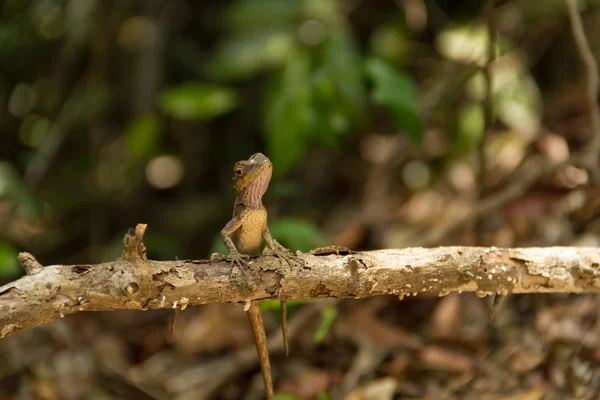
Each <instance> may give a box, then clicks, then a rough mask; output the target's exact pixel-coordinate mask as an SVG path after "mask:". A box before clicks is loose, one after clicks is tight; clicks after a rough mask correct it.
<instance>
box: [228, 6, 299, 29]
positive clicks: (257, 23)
mask: <svg viewBox="0 0 600 400" xmlns="http://www.w3.org/2000/svg"><path fill="white" fill-rule="evenodd" d="M304 3H305V2H304V1H298V0H293V1H285V0H284V1H282V0H237V1H234V2H233V3H232V4H231V5H229V6H228V7H227V14H226V21H227V25H228V26H229V27H230V28H231V29H233V30H244V31H247V30H251V29H257V30H264V29H265V28H272V27H279V26H286V25H291V24H293V23H298V22H301V21H302V19H304V17H305V8H306V7H305V5H304Z"/></svg>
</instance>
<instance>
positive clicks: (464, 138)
mask: <svg viewBox="0 0 600 400" xmlns="http://www.w3.org/2000/svg"><path fill="white" fill-rule="evenodd" d="M484 124H485V121H484V114H483V107H482V105H481V103H477V102H471V103H468V104H465V105H464V106H462V107H461V108H460V109H459V110H458V113H457V131H456V136H455V138H454V140H453V142H452V153H454V154H455V155H457V156H460V155H464V154H469V153H470V152H472V151H473V150H474V149H475V148H476V147H477V146H478V145H479V142H480V141H481V138H482V135H483V127H484Z"/></svg>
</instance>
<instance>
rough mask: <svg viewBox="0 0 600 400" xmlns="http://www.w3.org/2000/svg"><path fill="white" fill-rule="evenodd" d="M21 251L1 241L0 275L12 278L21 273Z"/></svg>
mask: <svg viewBox="0 0 600 400" xmlns="http://www.w3.org/2000/svg"><path fill="white" fill-rule="evenodd" d="M18 254H19V252H18V251H17V249H15V248H14V247H13V246H11V245H9V244H8V243H3V242H0V277H2V278H10V277H13V276H16V275H19V273H20V272H21V267H20V266H19V263H18V262H17V255H18Z"/></svg>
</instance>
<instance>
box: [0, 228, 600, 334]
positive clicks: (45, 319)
mask: <svg viewBox="0 0 600 400" xmlns="http://www.w3.org/2000/svg"><path fill="white" fill-rule="evenodd" d="M145 229H146V226H145V225H138V227H137V228H136V230H135V231H131V232H130V233H128V234H127V236H126V237H125V239H124V243H125V249H124V251H123V257H121V258H119V259H117V260H115V261H114V262H109V263H104V264H97V265H51V266H46V267H41V265H40V264H39V263H37V261H35V258H33V256H31V255H28V254H27V253H22V255H20V257H19V260H27V261H25V262H28V263H29V265H30V266H33V267H32V268H30V270H31V271H35V272H32V273H31V274H29V272H28V275H26V276H24V277H22V278H20V279H19V280H17V281H15V282H12V283H9V284H7V285H4V286H2V287H0V326H1V327H2V328H1V331H0V337H2V338H3V337H6V336H9V335H11V334H14V333H16V332H19V331H23V330H27V329H32V328H34V327H37V326H40V325H44V324H48V323H50V322H52V321H54V320H55V319H57V318H62V317H64V316H65V315H68V314H72V313H75V312H78V311H113V310H123V309H137V310H146V309H158V308H174V309H177V308H179V309H185V308H186V307H187V306H190V305H197V304H206V303H238V302H248V301H250V300H258V299H315V298H323V297H335V298H359V297H369V296H378V295H389V294H392V295H396V296H398V297H400V298H402V297H404V296H410V295H413V296H416V295H417V294H418V293H435V294H438V295H440V296H443V295H446V294H448V293H450V292H459V293H460V292H467V291H471V292H476V293H477V294H478V295H479V296H485V295H488V294H493V293H498V294H509V293H550V292H557V293H589V292H600V249H596V248H572V247H548V248H515V249H499V248H486V247H438V248H431V249H426V248H406V249H397V250H393V249H388V250H376V251H365V252H351V251H349V250H348V249H341V248H323V249H317V250H315V251H313V252H311V254H300V253H298V254H299V257H301V258H302V259H303V260H304V262H305V267H304V268H299V269H290V268H289V267H288V266H287V265H285V263H280V261H279V260H278V259H277V257H274V256H262V257H254V258H252V260H251V264H250V268H251V269H252V270H253V271H252V272H253V273H252V276H253V278H255V280H254V279H253V282H252V283H253V284H252V285H250V286H249V285H240V284H238V282H237V281H238V278H239V277H232V274H231V270H232V268H231V265H230V264H228V262H227V261H226V259H224V258H223V257H215V259H213V260H197V261H194V260H181V261H179V260H178V261H153V260H147V258H146V249H145V247H144V244H143V234H144V231H145ZM32 260H33V261H32ZM22 262H24V261H22ZM26 268H29V267H26Z"/></svg>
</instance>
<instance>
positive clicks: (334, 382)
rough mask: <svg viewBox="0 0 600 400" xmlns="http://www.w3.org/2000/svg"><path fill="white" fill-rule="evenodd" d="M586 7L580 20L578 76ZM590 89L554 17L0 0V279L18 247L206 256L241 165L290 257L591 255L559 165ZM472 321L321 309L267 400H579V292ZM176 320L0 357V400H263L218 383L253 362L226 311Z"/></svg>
mask: <svg viewBox="0 0 600 400" xmlns="http://www.w3.org/2000/svg"><path fill="white" fill-rule="evenodd" d="M597 4H598V2H597V1H584V2H580V11H581V16H582V19H583V27H584V30H585V33H586V35H587V39H588V41H589V45H590V48H591V51H592V53H593V55H594V56H595V57H596V59H598V58H599V56H600V8H598V7H596V5H597ZM588 88H589V82H588V80H587V74H586V71H585V69H584V64H583V62H582V57H581V54H580V51H579V50H578V47H577V45H576V43H575V42H574V40H573V35H572V31H571V23H570V21H569V15H568V13H567V8H566V5H565V2H564V1H562V0H546V1H541V0H540V1H538V0H535V1H532V0H522V1H521V0H517V1H495V2H492V1H490V2H481V1H474V0H471V1H460V2H458V1H449V0H438V1H425V0H396V1H392V0H235V1H217V0H202V1H192V0H162V1H159V0H37V1H21V0H4V1H1V2H0V281H1V282H2V283H7V282H10V281H12V280H14V279H17V278H18V277H19V276H20V275H22V274H23V271H22V270H21V268H20V266H19V264H18V262H17V259H16V256H17V254H18V253H19V252H20V251H28V252H31V253H33V254H34V255H35V256H36V257H37V259H38V260H39V261H40V262H41V263H43V264H45V265H51V264H74V263H99V262H103V261H108V260H112V259H115V258H116V257H118V256H119V255H120V252H121V250H122V239H123V235H124V233H125V232H126V231H127V229H128V228H130V227H133V226H135V224H137V223H147V224H148V225H149V230H148V232H147V233H146V237H145V242H146V247H147V249H148V255H149V257H150V258H153V259H159V260H167V259H174V258H176V257H177V258H180V259H184V258H195V259H198V258H206V257H208V256H210V254H211V253H212V252H219V253H224V247H223V245H222V243H221V240H220V237H219V231H220V229H221V228H222V227H223V226H224V224H225V223H226V222H227V221H228V220H229V218H230V216H231V211H232V206H233V201H234V199H235V193H234V190H233V188H232V181H231V177H232V165H233V163H234V162H235V161H238V160H241V159H247V158H248V157H249V156H250V155H251V154H253V153H256V152H262V153H264V154H266V155H267V156H268V157H270V159H271V160H272V161H273V163H274V177H273V180H272V182H271V186H270V189H269V191H268V192H267V194H266V196H265V198H264V202H265V205H266V206H267V209H268V210H269V218H270V220H269V225H270V228H271V231H272V233H273V234H274V236H275V237H276V238H277V239H278V240H279V241H280V242H281V243H283V244H284V245H285V246H287V247H289V248H291V249H293V250H302V251H308V250H310V249H312V248H315V247H318V246H322V245H330V244H334V245H339V246H346V247H349V248H352V249H356V250H368V249H378V248H402V247H408V246H437V245H484V246H498V247H518V246H554V245H564V246H592V247H597V246H599V244H600V201H599V200H598V199H599V197H598V194H599V193H600V192H599V191H598V189H597V188H595V186H594V185H592V184H591V182H592V179H591V177H592V175H593V171H589V170H587V171H586V169H585V168H583V167H582V166H581V165H580V164H578V163H577V162H575V161H574V160H575V158H574V157H575V155H577V154H580V153H582V152H585V150H586V148H588V146H589V143H590V137H593V135H594V132H593V129H592V128H593V126H592V125H590V113H591V112H593V110H594V106H592V105H590V102H589V100H588V97H586V96H587V95H586V91H587V90H588ZM595 107H597V104H596V105H595ZM596 161H597V159H596ZM596 168H597V165H596ZM490 303H491V299H489V298H485V299H480V298H478V297H477V296H475V295H473V294H464V295H458V294H453V295H449V296H446V297H442V298H438V297H430V296H421V295H420V296H418V297H416V298H413V297H410V298H407V299H404V300H403V301H402V302H400V301H398V299H397V298H393V297H390V298H373V299H364V300H360V301H350V300H347V301H341V302H337V303H335V304H331V305H328V306H327V307H322V306H321V308H320V309H319V310H320V311H318V312H315V316H314V318H312V319H311V321H310V323H307V324H305V326H304V327H303V328H302V329H301V330H300V332H299V333H298V334H297V335H295V336H294V337H293V338H292V355H291V356H290V357H289V358H285V357H284V356H282V354H272V362H273V364H274V378H275V386H276V390H277V391H278V393H279V395H278V396H279V399H303V398H307V399H311V398H318V399H337V398H347V399H392V398H394V399H417V398H419V399H485V398H489V399H505V400H534V399H575V398H577V399H588V398H589V399H593V398H598V396H600V394H599V391H600V365H599V362H600V323H599V322H598V314H599V311H598V310H600V307H599V306H600V302H599V300H598V297H597V296H592V295H580V296H571V295H531V296H509V297H508V298H507V299H505V300H504V301H503V303H502V304H501V305H500V307H499V309H498V312H497V314H496V316H495V319H494V322H493V323H492V324H489V323H488V320H489V312H490ZM263 306H264V308H265V313H266V323H267V328H268V330H269V331H272V332H273V334H275V335H276V334H278V326H279V321H278V302H265V303H264V304H263ZM291 306H292V310H291V311H292V316H291V318H292V319H293V318H294V315H293V314H294V312H296V313H298V312H300V311H301V310H306V309H307V308H310V307H316V303H315V302H303V301H297V302H292V305H291ZM179 318H180V321H179V322H178V324H177V327H176V330H175V333H174V335H173V336H172V337H171V336H170V335H169V334H168V329H169V323H170V313H169V312H168V311H166V310H165V311H155V312H150V311H147V312H119V313H116V312H115V313H94V314H92V313H85V314H84V313H81V314H77V315H73V316H69V317H68V318H65V319H64V320H60V321H57V322H55V323H53V324H51V325H49V326H46V327H42V328H38V329H35V330H33V331H29V332H25V333H23V334H19V335H16V336H13V337H10V338H8V339H5V340H2V341H0V360H1V361H0V398H3V399H4V398H6V399H115V398H119V399H121V398H122V399H199V398H207V399H208V398H210V399H258V398H260V397H261V390H262V383H261V382H262V381H261V378H260V369H259V367H258V365H256V364H254V365H251V366H249V367H247V366H245V367H241V366H240V367H239V368H237V369H236V367H235V365H236V360H237V358H236V355H238V354H239V352H240V351H243V350H244V349H248V348H251V347H252V346H253V343H252V337H251V333H250V330H249V327H248V326H247V321H246V317H245V315H244V313H243V312H242V308H241V307H240V306H233V305H229V304H227V305H207V306H202V307H193V308H188V309H187V310H186V311H184V312H182V313H181V315H180V317H179ZM227 363H229V364H227ZM226 364H227V365H229V367H227V368H226V367H224V366H225V365H226ZM231 365H233V367H231ZM240 365H241V364H240ZM228 368H229V369H228ZM207 382H210V384H208V383H207Z"/></svg>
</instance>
